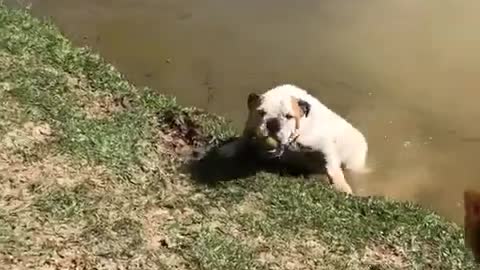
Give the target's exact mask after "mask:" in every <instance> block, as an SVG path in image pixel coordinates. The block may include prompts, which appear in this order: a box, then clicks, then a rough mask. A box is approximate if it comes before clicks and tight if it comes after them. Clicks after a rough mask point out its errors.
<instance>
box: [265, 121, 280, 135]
mask: <svg viewBox="0 0 480 270" xmlns="http://www.w3.org/2000/svg"><path fill="white" fill-rule="evenodd" d="M267 130H268V133H270V134H276V133H277V132H279V131H280V121H278V119H277V118H271V119H268V120H267Z"/></svg>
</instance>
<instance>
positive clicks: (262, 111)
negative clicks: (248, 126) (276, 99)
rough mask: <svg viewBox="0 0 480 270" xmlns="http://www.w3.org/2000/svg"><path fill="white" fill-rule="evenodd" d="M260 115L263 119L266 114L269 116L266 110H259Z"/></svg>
mask: <svg viewBox="0 0 480 270" xmlns="http://www.w3.org/2000/svg"><path fill="white" fill-rule="evenodd" d="M257 112H258V115H260V116H261V117H264V116H265V114H267V113H266V112H265V111H264V110H258V111H257Z"/></svg>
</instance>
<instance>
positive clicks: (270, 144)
mask: <svg viewBox="0 0 480 270" xmlns="http://www.w3.org/2000/svg"><path fill="white" fill-rule="evenodd" d="M264 144H265V146H266V147H267V148H269V149H274V148H277V146H278V141H277V140H275V139H274V138H273V137H266V138H265V140H264Z"/></svg>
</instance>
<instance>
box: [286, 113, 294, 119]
mask: <svg viewBox="0 0 480 270" xmlns="http://www.w3.org/2000/svg"><path fill="white" fill-rule="evenodd" d="M285 118H287V119H292V118H293V116H292V115H291V114H289V113H287V114H286V115H285Z"/></svg>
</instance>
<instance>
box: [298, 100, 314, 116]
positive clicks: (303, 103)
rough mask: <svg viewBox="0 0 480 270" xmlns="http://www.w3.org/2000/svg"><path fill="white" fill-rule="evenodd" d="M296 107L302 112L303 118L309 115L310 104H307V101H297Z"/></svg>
mask: <svg viewBox="0 0 480 270" xmlns="http://www.w3.org/2000/svg"><path fill="white" fill-rule="evenodd" d="M298 107H300V109H301V110H302V112H303V115H305V117H307V116H308V114H309V113H310V107H311V106H310V103H308V102H307V101H305V100H303V99H299V100H298Z"/></svg>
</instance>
